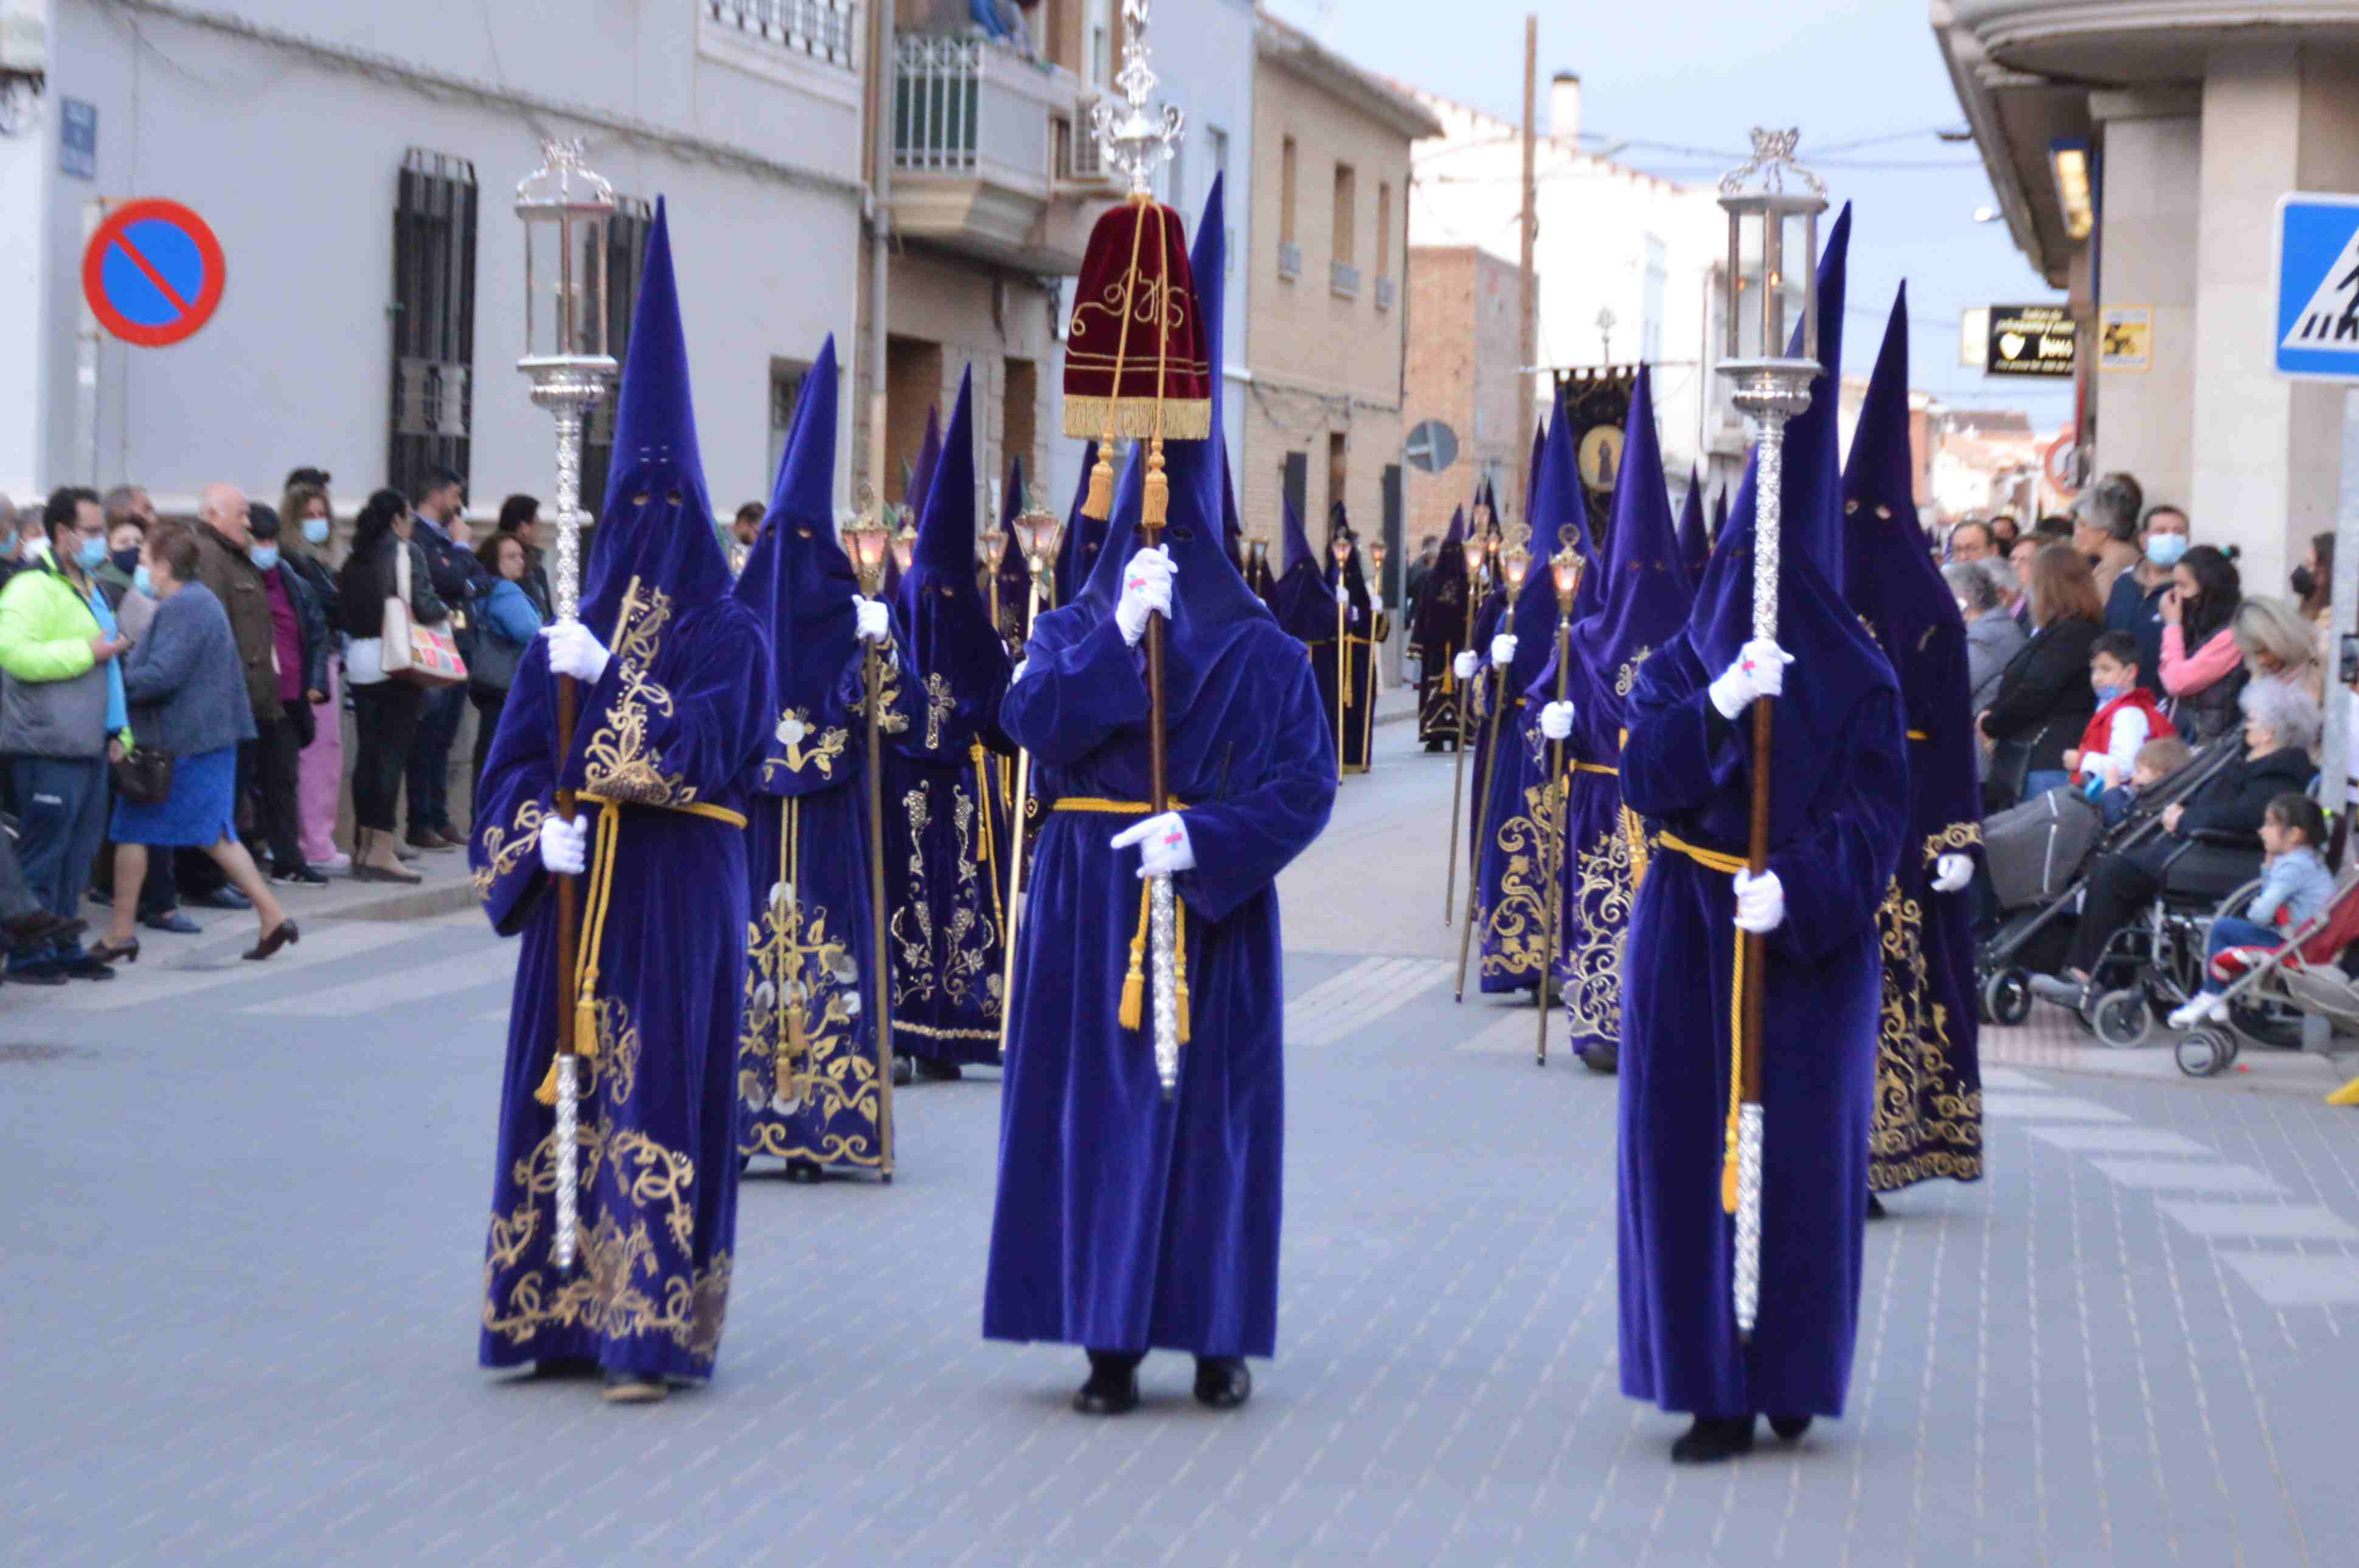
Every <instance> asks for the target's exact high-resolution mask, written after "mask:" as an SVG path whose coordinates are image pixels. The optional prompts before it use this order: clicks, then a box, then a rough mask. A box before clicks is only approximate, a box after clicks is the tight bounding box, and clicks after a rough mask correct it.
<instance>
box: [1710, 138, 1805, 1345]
mask: <svg viewBox="0 0 2359 1568" xmlns="http://www.w3.org/2000/svg"><path fill="white" fill-rule="evenodd" d="M1800 139H1801V133H1800V132H1799V131H1798V130H1784V131H1765V130H1760V129H1756V130H1755V131H1754V133H1753V157H1752V158H1751V159H1750V160H1749V161H1748V162H1746V163H1745V165H1744V167H1742V168H1740V169H1732V170H1731V171H1730V172H1729V173H1728V175H1727V176H1726V177H1725V178H1724V179H1723V180H1721V182H1720V204H1721V206H1722V207H1723V209H1725V210H1726V212H1727V213H1728V275H1729V278H1731V279H1732V281H1733V283H1734V286H1735V287H1736V288H1737V289H1739V292H1740V294H1741V292H1742V286H1743V273H1742V270H1741V269H1740V267H1739V266H1738V262H1739V260H1740V258H1741V257H1742V256H1743V254H1744V252H1745V248H1746V241H1747V239H1748V237H1751V238H1754V239H1755V243H1756V244H1757V245H1758V247H1759V249H1760V252H1761V278H1762V288H1761V289H1760V290H1759V294H1758V297H1757V299H1756V301H1755V303H1754V306H1753V309H1752V310H1750V311H1747V310H1745V308H1744V301H1743V299H1741V298H1740V299H1732V300H1731V301H1730V306H1729V311H1728V343H1727V351H1728V352H1727V357H1726V359H1725V361H1724V362H1723V364H1722V365H1721V366H1720V373H1721V374H1722V375H1723V376H1728V377H1729V378H1730V379H1731V380H1732V381H1733V382H1734V384H1735V385H1734V394H1735V402H1736V406H1737V407H1738V408H1741V409H1743V410H1744V411H1745V413H1746V414H1748V415H1750V416H1751V417H1752V419H1753V425H1754V430H1755V439H1756V442H1757V452H1758V464H1759V467H1758V477H1757V482H1756V490H1755V495H1756V502H1755V506H1756V510H1755V513H1754V522H1753V637H1754V640H1756V641H1758V642H1775V641H1776V640H1777V575H1778V572H1777V561H1778V550H1779V544H1780V539H1779V527H1780V524H1781V522H1782V520H1783V514H1784V505H1785V501H1784V490H1785V474H1786V424H1787V421H1788V420H1789V419H1795V418H1797V417H1798V416H1799V415H1800V414H1801V413H1803V412H1804V411H1805V410H1806V409H1808V408H1810V383H1811V382H1813V381H1815V380H1816V379H1817V378H1818V376H1819V375H1820V367H1819V364H1818V362H1817V361H1816V360H1815V359H1813V358H1811V357H1810V351H1811V350H1812V349H1814V348H1815V347H1816V346H1817V341H1818V340H1817V326H1818V313H1819V297H1818V293H1819V291H1818V256H1819V214H1820V213H1821V212H1825V211H1826V210H1827V188H1826V186H1825V185H1823V184H1822V183H1821V182H1820V180H1819V177H1818V176H1817V175H1815V174H1812V173H1811V172H1810V170H1809V169H1804V168H1803V167H1802V166H1801V165H1800V164H1799V163H1797V162H1795V161H1794V147H1795V144H1796V143H1797V142H1799V140H1800ZM1788 180H1791V181H1792V182H1793V184H1794V186H1795V187H1796V189H1793V190H1790V191H1789V190H1788V189H1787V183H1788ZM1789 257H1790V258H1792V264H1794V265H1799V267H1800V268H1801V274H1802V289H1801V296H1802V301H1801V302H1802V309H1801V321H1800V323H1799V331H1798V333H1797V335H1798V337H1799V340H1800V343H1801V346H1802V351H1803V352H1802V353H1801V354H1794V355H1788V354H1782V353H1781V348H1782V345H1783V344H1784V343H1786V341H1787V338H1786V287H1785V278H1784V274H1785V271H1786V268H1787V267H1788V258H1789ZM1748 335H1752V336H1753V337H1754V339H1755V341H1756V343H1758V345H1759V353H1758V354H1756V356H1754V357H1751V358H1747V357H1745V354H1744V345H1745V338H1746V337H1747V336H1748ZM1774 707H1775V703H1774V702H1771V701H1769V700H1767V699H1764V700H1762V701H1759V702H1755V703H1754V704H1753V833H1752V843H1751V844H1750V845H1749V849H1750V854H1749V855H1748V856H1747V865H1748V866H1749V868H1750V870H1751V873H1752V875H1754V876H1756V877H1758V876H1760V875H1761V874H1762V873H1763V872H1764V871H1766V870H1767V868H1768V865H1769V767H1770V757H1769V729H1770V715H1771V710H1772V709H1773V708H1774ZM1740 963H1741V964H1742V965H1743V974H1742V975H1741V976H1740V978H1739V985H1740V988H1741V991H1742V994H1743V996H1744V997H1745V1009H1744V1014H1743V1016H1742V1017H1741V1018H1738V1019H1737V1020H1736V1027H1737V1039H1736V1042H1735V1044H1736V1055H1737V1062H1736V1066H1735V1071H1734V1072H1733V1073H1731V1074H1730V1078H1729V1107H1728V1122H1727V1127H1726V1129H1725V1138H1724V1149H1723V1157H1722V1163H1721V1194H1720V1195H1721V1207H1722V1209H1723V1211H1724V1212H1726V1213H1727V1214H1732V1215H1734V1217H1735V1221H1736V1245H1735V1261H1734V1270H1733V1273H1734V1281H1733V1283H1734V1307H1735V1313H1736V1328H1737V1333H1738V1334H1740V1335H1741V1336H1742V1337H1744V1338H1745V1339H1747V1340H1750V1339H1751V1338H1752V1335H1753V1325H1754V1323H1755V1322H1756V1320H1757V1318H1758V1316H1759V1312H1760V1305H1761V1149H1762V1138H1763V1123H1764V1113H1763V1110H1762V1105H1761V1026H1762V1017H1763V1014H1762V999H1763V997H1764V996H1766V995H1767V991H1768V970H1767V964H1768V947H1767V942H1765V941H1764V940H1763V939H1762V938H1761V937H1760V936H1758V935H1756V934H1753V933H1749V932H1748V933H1747V934H1746V935H1745V940H1744V943H1743V947H1742V950H1741V953H1740Z"/></svg>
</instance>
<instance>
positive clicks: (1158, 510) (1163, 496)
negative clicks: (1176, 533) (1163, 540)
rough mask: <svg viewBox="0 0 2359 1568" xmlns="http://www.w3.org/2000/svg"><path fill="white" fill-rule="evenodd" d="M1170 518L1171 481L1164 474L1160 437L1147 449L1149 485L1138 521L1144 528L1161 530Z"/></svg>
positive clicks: (1161, 440) (1142, 501)
mask: <svg viewBox="0 0 2359 1568" xmlns="http://www.w3.org/2000/svg"><path fill="white" fill-rule="evenodd" d="M1170 516H1171V481H1170V480H1169V478H1167V477H1165V475H1164V473H1163V438H1162V437H1161V436H1160V435H1158V436H1157V437H1156V438H1155V440H1154V441H1152V442H1151V443H1150V444H1149V445H1148V446H1147V485H1146V489H1145V492H1144V494H1143V495H1142V497H1141V499H1140V502H1139V508H1138V520H1139V523H1140V524H1141V526H1143V527H1146V528H1161V527H1162V526H1163V525H1164V522H1165V520H1166V519H1168V518H1169V517H1170Z"/></svg>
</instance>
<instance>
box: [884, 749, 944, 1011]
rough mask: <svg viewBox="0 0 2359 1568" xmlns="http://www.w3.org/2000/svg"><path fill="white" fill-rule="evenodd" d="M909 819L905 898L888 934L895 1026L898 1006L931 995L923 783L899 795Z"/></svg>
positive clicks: (927, 818)
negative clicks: (893, 957) (894, 955)
mask: <svg viewBox="0 0 2359 1568" xmlns="http://www.w3.org/2000/svg"><path fill="white" fill-rule="evenodd" d="M901 809H902V811H904V812H906V813H907V814H908V820H909V896H908V902H906V903H904V904H903V905H902V906H901V907H900V908H899V909H896V910H894V911H893V921H892V927H891V934H892V938H893V941H894V942H895V943H896V944H897V945H898V946H899V948H900V950H901V953H900V962H899V963H897V964H895V965H894V966H893V1011H894V1014H895V1015H896V1017H895V1027H896V1028H901V1027H904V1026H903V1025H901V1024H900V1022H899V1018H898V1015H899V1013H900V1011H901V1009H902V1008H903V1007H907V1006H908V1005H909V1004H910V1003H912V1002H919V1001H930V1000H931V999H932V998H933V995H934V984H935V982H934V907H933V900H932V899H931V898H929V896H928V893H929V889H928V887H927V884H926V825H927V824H928V823H929V822H932V821H933V811H932V808H931V807H930V805H929V803H928V800H927V793H926V789H925V786H923V785H919V787H918V788H917V789H912V790H910V791H908V793H907V794H905V795H903V796H902V797H901Z"/></svg>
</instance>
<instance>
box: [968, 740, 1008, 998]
mask: <svg viewBox="0 0 2359 1568" xmlns="http://www.w3.org/2000/svg"><path fill="white" fill-rule="evenodd" d="M967 756H968V757H969V759H970V760H972V761H973V763H974V803H975V809H976V810H977V811H979V812H980V813H981V814H982V817H983V821H982V822H981V823H980V824H979V825H978V826H977V828H976V830H975V845H974V858H975V863H976V864H977V865H979V866H982V867H983V868H984V870H983V879H984V881H986V882H988V883H990V884H991V918H992V920H994V921H995V922H997V924H998V926H999V930H1000V935H1001V940H1002V941H1005V940H1006V931H1007V914H1006V910H1004V909H1001V908H1000V905H999V875H998V873H997V871H996V870H995V869H994V867H993V866H992V858H993V856H992V847H991V752H990V750H989V749H988V748H987V747H985V746H984V744H983V742H982V741H981V740H980V739H978V740H976V741H975V742H974V743H973V745H972V746H969V747H968V750H967ZM1013 896H1014V890H1013V889H1010V897H1013ZM1000 1005H1001V1006H1003V1007H1005V1006H1006V998H1004V997H1003V998H1002V999H1001V1003H1000Z"/></svg>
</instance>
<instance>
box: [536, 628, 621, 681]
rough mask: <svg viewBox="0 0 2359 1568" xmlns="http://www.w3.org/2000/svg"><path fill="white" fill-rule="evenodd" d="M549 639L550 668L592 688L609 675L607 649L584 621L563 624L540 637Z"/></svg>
mask: <svg viewBox="0 0 2359 1568" xmlns="http://www.w3.org/2000/svg"><path fill="white" fill-rule="evenodd" d="M540 635H541V636H543V637H547V638H548V639H549V669H550V670H552V671H554V672H555V673H557V674H559V675H571V676H572V677H573V679H575V680H576V681H586V682H588V683H589V684H590V685H592V686H595V685H596V684H598V678H599V677H600V676H602V675H603V674H605V673H606V645H605V644H604V643H603V642H600V641H599V640H598V639H597V638H596V637H592V636H591V635H590V628H589V627H588V626H583V625H582V623H581V622H580V621H560V622H558V623H557V624H556V625H555V626H551V627H549V629H548V630H547V631H544V632H542V633H541V634H540Z"/></svg>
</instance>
